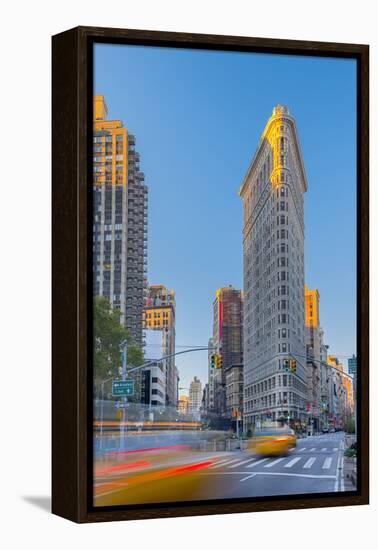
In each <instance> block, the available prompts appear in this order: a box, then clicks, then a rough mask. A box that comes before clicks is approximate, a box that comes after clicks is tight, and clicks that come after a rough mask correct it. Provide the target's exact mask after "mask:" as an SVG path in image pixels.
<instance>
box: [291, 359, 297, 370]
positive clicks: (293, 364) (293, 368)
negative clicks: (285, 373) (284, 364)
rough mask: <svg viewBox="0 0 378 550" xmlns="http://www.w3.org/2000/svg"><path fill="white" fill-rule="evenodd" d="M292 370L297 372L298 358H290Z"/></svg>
mask: <svg viewBox="0 0 378 550" xmlns="http://www.w3.org/2000/svg"><path fill="white" fill-rule="evenodd" d="M290 372H297V360H296V359H290Z"/></svg>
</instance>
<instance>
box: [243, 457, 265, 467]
mask: <svg viewBox="0 0 378 550" xmlns="http://www.w3.org/2000/svg"><path fill="white" fill-rule="evenodd" d="M267 460H268V459H267V458H262V459H261V460H258V461H257V462H253V464H248V466H246V468H253V467H254V466H257V465H258V464H262V463H263V462H266V461H267Z"/></svg>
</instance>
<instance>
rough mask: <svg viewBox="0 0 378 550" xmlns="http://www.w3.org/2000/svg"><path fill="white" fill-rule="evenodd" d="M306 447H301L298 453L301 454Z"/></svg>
mask: <svg viewBox="0 0 378 550" xmlns="http://www.w3.org/2000/svg"><path fill="white" fill-rule="evenodd" d="M305 450H306V447H302V449H299V451H298V453H301V452H302V451H305Z"/></svg>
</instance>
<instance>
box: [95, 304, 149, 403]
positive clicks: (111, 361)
mask: <svg viewBox="0 0 378 550" xmlns="http://www.w3.org/2000/svg"><path fill="white" fill-rule="evenodd" d="M120 320H121V311H120V310H119V309H113V308H112V307H111V304H110V301H109V300H108V298H106V297H104V296H96V297H95V299H94V304H93V345H94V369H93V370H94V384H95V392H96V394H97V395H99V391H100V385H101V382H102V381H103V380H105V379H106V378H109V377H111V376H114V377H117V376H119V372H120V368H121V366H122V359H121V344H122V342H124V341H125V340H126V341H127V343H128V349H127V364H128V367H132V366H135V367H136V366H138V365H141V364H142V363H143V352H142V350H141V349H140V348H139V347H138V346H137V345H136V344H135V342H134V341H133V338H132V336H131V334H130V331H129V330H128V329H127V328H125V327H124V326H123V325H122V324H121V322H120Z"/></svg>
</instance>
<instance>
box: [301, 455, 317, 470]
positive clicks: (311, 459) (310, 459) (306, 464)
mask: <svg viewBox="0 0 378 550" xmlns="http://www.w3.org/2000/svg"><path fill="white" fill-rule="evenodd" d="M315 460H316V458H315V457H312V458H309V459H308V460H307V462H306V463H305V464H303V468H311V466H312V465H313V464H314V462H315Z"/></svg>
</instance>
